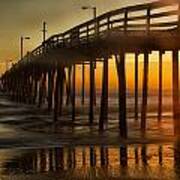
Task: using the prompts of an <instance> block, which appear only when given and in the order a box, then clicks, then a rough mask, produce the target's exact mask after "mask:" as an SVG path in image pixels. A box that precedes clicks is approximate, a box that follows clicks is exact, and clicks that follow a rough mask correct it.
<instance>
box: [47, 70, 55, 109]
mask: <svg viewBox="0 0 180 180" xmlns="http://www.w3.org/2000/svg"><path fill="white" fill-rule="evenodd" d="M54 74H55V71H54V69H50V70H49V72H48V111H51V110H52V98H53V91H54Z"/></svg>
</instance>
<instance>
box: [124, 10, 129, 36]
mask: <svg viewBox="0 0 180 180" xmlns="http://www.w3.org/2000/svg"><path fill="white" fill-rule="evenodd" d="M124 13H125V14H124V33H126V32H127V26H128V9H125V12H124Z"/></svg>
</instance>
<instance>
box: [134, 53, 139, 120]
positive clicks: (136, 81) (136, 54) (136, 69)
mask: <svg viewBox="0 0 180 180" xmlns="http://www.w3.org/2000/svg"><path fill="white" fill-rule="evenodd" d="M138 70H139V69H138V53H135V74H134V77H135V88H134V96H135V106H134V112H135V120H138Z"/></svg>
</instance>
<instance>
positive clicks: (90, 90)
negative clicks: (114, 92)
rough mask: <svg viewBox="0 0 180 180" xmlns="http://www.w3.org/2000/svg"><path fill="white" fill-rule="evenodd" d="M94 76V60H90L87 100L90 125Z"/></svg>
mask: <svg viewBox="0 0 180 180" xmlns="http://www.w3.org/2000/svg"><path fill="white" fill-rule="evenodd" d="M94 85H95V78H94V62H93V60H92V59H91V60H90V86H89V93H90V96H89V98H90V100H89V123H90V124H91V125H92V124H93V122H94V88H95V86H94Z"/></svg>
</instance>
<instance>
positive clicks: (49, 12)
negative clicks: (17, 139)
mask: <svg viewBox="0 0 180 180" xmlns="http://www.w3.org/2000/svg"><path fill="white" fill-rule="evenodd" d="M151 1H153V0H86V1H84V0H0V23H1V28H0V38H1V40H0V62H1V63H0V66H1V68H0V70H1V71H2V70H3V69H5V65H6V63H4V62H5V61H9V60H13V61H16V60H18V58H19V54H20V53H19V51H20V50H19V49H20V47H19V46H20V36H21V35H23V36H30V37H31V40H28V41H26V42H25V51H27V50H29V51H30V50H32V49H34V48H35V47H36V46H37V45H39V44H40V43H41V41H42V32H41V29H42V22H43V21H46V22H47V24H48V37H49V36H51V35H53V34H56V33H60V32H64V31H65V30H68V29H69V28H72V27H73V26H76V25H78V24H80V23H82V22H84V21H87V20H89V19H90V18H92V11H83V10H81V7H82V6H84V5H92V6H96V7H97V9H98V15H99V14H102V13H105V12H107V11H110V10H113V9H118V8H121V7H123V6H127V5H135V4H141V3H144V2H151ZM157 57H158V56H157V53H156V52H155V53H153V56H152V57H151V63H150V73H151V75H152V76H151V80H150V82H151V83H152V85H153V87H154V88H156V87H157V85H158V63H157ZM133 59H134V58H133V55H127V72H126V73H127V78H128V86H130V87H133V79H134V76H133V73H134V72H133V67H134V61H133ZM140 59H142V57H141V56H140ZM170 59H171V55H168V54H167V55H166V56H164V60H165V63H164V70H163V73H164V79H163V81H164V86H165V87H167V88H168V87H170V85H171V83H170V81H171V71H170V72H169V73H168V75H167V72H166V69H167V67H169V66H170V65H171V63H170ZM111 62H112V65H111V66H112V67H114V65H113V61H111ZM142 65H143V64H142V61H140V63H139V67H140V69H141V71H140V74H142V67H143V66H142ZM113 70H114V68H112V70H110V72H112V71H113ZM97 71H98V70H97ZM152 72H153V73H152ZM99 81H100V80H99ZM114 81H116V78H115V77H114V78H113V79H112V80H110V84H111V87H114V86H116V85H115V83H114ZM99 84H100V83H99ZM99 86H100V85H99Z"/></svg>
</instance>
